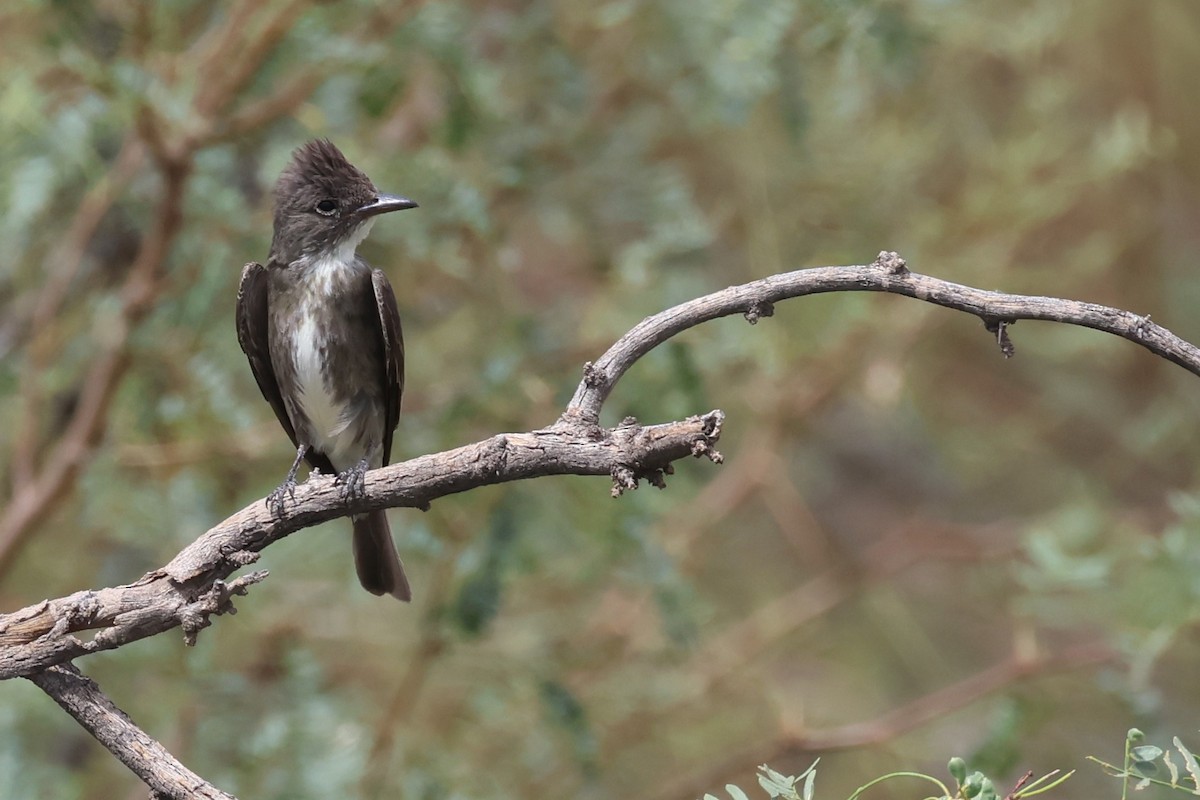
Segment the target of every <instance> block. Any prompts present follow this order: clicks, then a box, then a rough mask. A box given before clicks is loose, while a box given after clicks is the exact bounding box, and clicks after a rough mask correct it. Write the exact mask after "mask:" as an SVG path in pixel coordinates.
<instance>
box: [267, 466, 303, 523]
mask: <svg viewBox="0 0 1200 800" xmlns="http://www.w3.org/2000/svg"><path fill="white" fill-rule="evenodd" d="M295 499H296V479H295V478H294V477H292V476H289V477H287V478H286V479H284V481H283V483H281V484H279V485H278V486H276V487H275V490H274V491H273V492H271V493H270V494H269V495H267V509H268V510H270V512H271V514H272V515H274V516H276V517H282V516H283V512H284V510H285V509H286V508H287V504H288V501H289V500H295Z"/></svg>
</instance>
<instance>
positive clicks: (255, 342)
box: [237, 261, 296, 445]
mask: <svg viewBox="0 0 1200 800" xmlns="http://www.w3.org/2000/svg"><path fill="white" fill-rule="evenodd" d="M267 319H268V316H267V268H266V267H264V266H263V265H262V264H259V263H258V262H256V261H251V262H250V263H249V264H247V265H246V266H244V267H243V268H242V282H241V284H240V285H239V286H238V296H237V337H238V344H240V345H241V346H242V352H243V353H245V354H246V358H247V359H249V361H250V370H251V371H252V372H253V373H254V379H255V380H256V381H258V388H259V390H260V391H261V392H262V396H263V397H265V398H267V402H268V403H270V404H271V408H272V410H274V411H275V416H276V417H279V424H280V425H282V426H283V429H284V430H285V431H287V435H288V438H289V439H291V440H292V444H293V445H296V430H295V429H294V428H293V427H292V420H291V419H290V418H289V417H288V413H287V408H286V407H285V406H284V405H283V396H282V395H281V394H280V393H279V381H278V380H276V378H275V370H274V368H272V366H271V351H270V349H269V339H268V334H267Z"/></svg>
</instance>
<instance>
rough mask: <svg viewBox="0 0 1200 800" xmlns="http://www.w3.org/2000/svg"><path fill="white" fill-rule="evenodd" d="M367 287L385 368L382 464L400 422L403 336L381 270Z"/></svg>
mask: <svg viewBox="0 0 1200 800" xmlns="http://www.w3.org/2000/svg"><path fill="white" fill-rule="evenodd" d="M371 285H372V287H373V288H374V289H375V306H376V308H377V309H378V310H379V332H380V334H381V335H382V337H383V363H384V365H385V372H384V386H383V397H384V403H385V408H386V411H385V416H384V423H383V463H384V464H387V463H389V462H390V461H391V458H392V434H393V433H394V432H395V431H396V422H397V421H398V420H399V419H400V395H402V394H404V334H402V333H401V331H400V310H399V309H398V308H396V295H395V293H393V292H392V285H391V284H390V283H388V279H387V276H386V275H384V274H383V270H378V269H376V270H372V271H371Z"/></svg>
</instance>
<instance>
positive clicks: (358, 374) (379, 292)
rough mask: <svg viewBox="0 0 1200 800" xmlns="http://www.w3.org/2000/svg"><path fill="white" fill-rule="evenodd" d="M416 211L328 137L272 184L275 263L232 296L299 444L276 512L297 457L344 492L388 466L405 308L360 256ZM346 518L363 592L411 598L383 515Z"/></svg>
mask: <svg viewBox="0 0 1200 800" xmlns="http://www.w3.org/2000/svg"><path fill="white" fill-rule="evenodd" d="M415 206H416V203H414V202H412V201H411V200H408V199H406V198H403V197H397V196H394V195H386V194H381V193H380V192H379V191H378V190H377V189H376V188H375V185H374V184H373V183H372V182H371V180H370V179H369V178H368V177H367V176H366V175H364V174H363V173H362V171H360V170H359V169H358V168H356V167H355V166H354V165H353V164H351V163H350V162H349V161H347V160H346V157H345V156H343V155H342V153H341V151H339V150H338V149H337V148H336V147H334V145H333V144H332V143H330V142H328V141H326V140H318V141H314V142H309V143H308V144H306V145H304V146H302V147H300V148H298V149H297V150H296V152H295V153H294V154H293V157H292V161H291V163H290V164H288V166H287V168H286V169H284V171H283V174H282V175H280V177H279V182H278V183H277V184H276V187H275V236H274V238H273V240H272V242H271V254H270V258H269V259H268V261H267V265H266V266H265V267H264V266H263V265H261V264H258V263H250V264H247V265H246V266H245V268H244V269H243V270H242V281H241V286H240V288H239V290H238V300H237V332H238V342H239V343H240V344H241V347H242V350H243V351H244V352H245V353H246V357H247V359H248V360H249V361H250V368H251V370H252V371H253V372H254V377H255V380H257V382H258V387H259V389H260V390H262V394H263V397H265V398H266V400H267V402H268V403H270V405H271V408H272V410H274V412H275V416H276V417H278V418H279V422H280V424H281V425H282V426H283V429H284V431H286V432H287V434H288V437H289V438H291V440H292V444H294V445H295V446H296V448H297V454H296V460H295V462H294V463H293V464H292V468H291V471H290V472H289V473H288V476H287V478H286V479H285V480H284V482H283V484H281V485H280V487H279V488H278V489H276V490H275V491H274V492H272V494H271V496H270V498H268V502H269V503H271V505H272V506H273V507H275V508H277V509H278V508H281V507H282V505H283V503H284V502H285V499H286V497H287V496H288V495H289V494H290V492H291V491H293V490H294V488H295V475H296V470H297V468H298V467H299V464H300V460H301V459H302V458H303V459H306V460H307V461H308V463H309V464H310V465H311V466H312V467H314V468H315V469H318V470H320V471H321V472H324V473H326V474H335V473H336V474H337V475H338V480H339V481H340V482H341V483H342V485H343V491H344V492H345V493H346V494H347V495H349V496H353V495H355V494H357V493H359V492H361V491H362V483H363V475H364V473H365V472H366V470H368V469H374V468H377V467H380V466H383V465H384V464H387V463H388V462H389V461H390V459H391V450H392V434H393V432H394V431H395V429H396V422H397V420H398V418H399V415H400V397H401V394H402V393H403V390H404V340H403V338H402V335H401V331H400V313H399V311H398V310H397V307H396V297H395V295H394V294H393V292H392V287H391V285H390V284H389V283H388V280H387V278H386V277H385V276H384V274H383V272H382V271H380V270H377V269H372V268H371V267H370V265H368V264H367V263H366V262H365V261H364V260H363V259H361V258H359V257H358V255H357V253H356V252H355V251H356V248H357V247H358V245H359V243H360V242H362V240H363V239H364V238H366V235H367V233H368V232H369V231H370V228H371V225H372V224H373V222H374V218H375V217H376V216H377V215H379V214H383V213H387V212H389V211H398V210H401V209H405V208H414V207H415ZM353 523H354V561H355V566H356V568H357V570H358V578H359V581H360V582H361V583H362V585H363V587H364V588H366V589H367V591H369V592H372V593H373V594H390V595H392V596H393V597H396V598H398V599H400V600H405V601H407V600H409V599H411V596H412V592H411V590H410V588H409V584H408V578H407V577H406V576H405V574H404V567H403V565H402V564H401V562H400V558H399V556H398V555H397V553H396V546H395V544H394V543H393V541H392V536H391V531H390V530H389V529H388V523H387V517H386V516H385V515H384V512H382V511H373V512H370V513H368V514H363V515H359V516H356V517H354V518H353Z"/></svg>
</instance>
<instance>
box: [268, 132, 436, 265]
mask: <svg viewBox="0 0 1200 800" xmlns="http://www.w3.org/2000/svg"><path fill="white" fill-rule="evenodd" d="M416 207H417V204H416V203H414V202H413V201H412V200H409V199H408V198H406V197H399V196H397V195H392V194H383V193H381V192H380V191H379V190H378V189H376V188H375V184H374V183H372V182H371V179H370V178H368V177H367V176H366V175H365V174H364V173H363V171H362V170H360V169H359V168H358V167H356V166H354V165H353V164H351V163H350V162H349V161H348V160H347V159H346V157H345V156H344V155H342V151H341V150H338V149H337V147H335V146H334V145H333V143H332V142H330V141H329V140H328V139H316V140H314V141H311V142H308V143H307V144H304V145H301V146H300V147H298V148H296V151H295V152H294V153H292V160H291V162H290V163H289V164H288V165H287V167H285V168H284V170H283V173H282V174H281V175H280V176H279V181H278V182H277V183H276V184H275V236H274V239H273V240H272V242H271V260H272V261H273V262H275V263H280V264H290V263H292V262H294V261H298V260H301V259H309V258H317V257H321V256H324V255H332V254H334V253H337V252H338V251H341V255H342V256H343V257H345V258H352V257H353V255H354V250H355V248H357V247H358V244H359V243H360V242H361V241H362V240H363V239H364V238H366V235H367V233H368V232H369V231H370V229H371V223H372V222H373V221H374V219H375V217H376V216H377V215H379V214H386V213H387V212H389V211H401V210H403V209H406V208H416Z"/></svg>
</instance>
